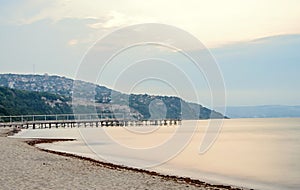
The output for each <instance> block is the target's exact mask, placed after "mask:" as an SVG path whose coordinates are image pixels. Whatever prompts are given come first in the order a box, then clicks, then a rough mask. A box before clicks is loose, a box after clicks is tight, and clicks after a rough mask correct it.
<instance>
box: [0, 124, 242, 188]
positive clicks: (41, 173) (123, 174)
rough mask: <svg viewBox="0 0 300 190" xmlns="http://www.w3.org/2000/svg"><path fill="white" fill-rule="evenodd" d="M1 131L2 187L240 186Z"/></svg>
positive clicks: (0, 178)
mask: <svg viewBox="0 0 300 190" xmlns="http://www.w3.org/2000/svg"><path fill="white" fill-rule="evenodd" d="M0 132H1V137H0V152H1V154H0V162H1V176H0V185H1V188H2V189H203V190H205V189H220V190H223V189H236V188H232V187H228V186H222V185H210V184H207V183H204V182H199V181H198V182H197V181H196V182H195V181H194V182H193V181H189V180H187V179H184V178H182V179H180V178H174V177H172V176H160V175H159V174H155V173H153V174H151V173H147V172H145V171H140V172H139V171H134V170H130V169H126V168H122V167H114V166H113V165H109V164H108V165H103V164H101V163H97V162H93V161H91V160H85V159H80V158H76V157H72V156H70V155H69V156H68V155H58V154H55V153H51V152H46V151H41V150H39V149H38V148H36V147H34V146H31V145H29V144H34V143H36V142H34V141H33V142H34V143H29V144H28V140H26V141H27V143H26V142H25V140H24V139H15V138H7V137H5V136H6V134H7V133H9V132H10V130H8V129H1V130H0ZM31 142H32V141H31ZM201 183H202V184H201Z"/></svg>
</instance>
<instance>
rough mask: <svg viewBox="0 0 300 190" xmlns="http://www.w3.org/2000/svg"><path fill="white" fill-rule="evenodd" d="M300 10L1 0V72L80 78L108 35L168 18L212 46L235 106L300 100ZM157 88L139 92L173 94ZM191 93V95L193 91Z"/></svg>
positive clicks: (293, 1)
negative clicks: (81, 69)
mask: <svg viewBox="0 0 300 190" xmlns="http://www.w3.org/2000/svg"><path fill="white" fill-rule="evenodd" d="M299 7H300V1H298V0H228V1H220V0H219V1H217V0H212V1H201V0H186V1H177V0H172V1H161V0H153V1H140V0H111V1H102V0H90V1H83V0H44V1H39V0H22V1H21V0H10V1H5V0H0V12H1V16H0V41H1V43H0V50H1V56H0V72H1V73H37V74H44V73H49V74H54V75H62V76H66V77H70V78H76V73H77V72H78V68H79V67H80V64H81V62H82V60H83V59H84V56H85V55H86V53H87V52H88V50H90V48H91V47H92V46H93V45H94V44H95V42H97V40H99V39H101V38H102V37H103V36H106V35H109V34H110V33H111V32H113V31H116V30H118V29H121V28H123V27H126V26H131V25H134V24H143V23H162V24H167V25H171V26H175V27H177V28H180V29H181V30H184V31H186V32H187V33H189V34H191V35H193V36H194V37H196V38H197V39H198V40H199V41H201V42H202V44H203V45H204V46H205V47H207V48H208V50H209V51H210V52H211V54H212V56H213V57H214V59H215V62H216V63H217V64H218V66H219V68H220V71H221V73H222V76H223V79H224V83H225V87H226V88H225V89H226V102H227V105H230V106H238V105H268V104H272V105H274V104H276V105H278V104H283V105H300V99H299V98H298V97H300V84H299V81H300V80H299V79H300V78H299V74H298V73H299V71H300V53H299V51H300V24H299V23H300V11H299ZM178 59H179V58H178ZM120 61H122V60H120ZM123 61H124V60H123ZM191 78H192V79H193V76H191ZM200 78H202V77H200ZM199 80H200V79H199ZM201 80H202V79H201ZM98 82H99V83H100V84H101V81H98ZM104 85H107V84H104ZM108 86H109V85H108ZM146 86H147V85H146ZM109 87H110V86H109ZM180 88H181V87H180ZM137 89H138V88H137ZM147 89H148V90H147ZM149 89H152V88H139V91H138V92H139V93H142V92H145V93H147V92H148V93H158V94H159V93H162V94H164V93H166V94H169V92H167V91H166V92H162V91H161V89H159V90H158V91H157V92H155V91H149ZM117 90H118V89H117ZM202 91H203V96H201V98H200V100H201V102H199V103H202V104H204V105H209V104H210V103H211V102H210V101H211V100H210V98H209V97H208V96H209V87H208V86H207V85H206V86H205V87H203V89H202ZM183 96H186V98H187V99H188V100H189V97H188V92H186V95H183ZM190 101H193V99H190Z"/></svg>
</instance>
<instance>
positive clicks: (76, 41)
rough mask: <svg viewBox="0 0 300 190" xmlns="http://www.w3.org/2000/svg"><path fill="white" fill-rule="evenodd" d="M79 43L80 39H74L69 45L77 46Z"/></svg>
mask: <svg viewBox="0 0 300 190" xmlns="http://www.w3.org/2000/svg"><path fill="white" fill-rule="evenodd" d="M77 44H78V40H77V39H72V40H70V41H69V42H68V45H69V46H75V45H77Z"/></svg>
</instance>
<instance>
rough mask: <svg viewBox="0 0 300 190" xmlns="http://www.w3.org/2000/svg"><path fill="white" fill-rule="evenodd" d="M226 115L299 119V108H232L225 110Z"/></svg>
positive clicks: (282, 106)
mask: <svg viewBox="0 0 300 190" xmlns="http://www.w3.org/2000/svg"><path fill="white" fill-rule="evenodd" d="M226 114H227V115H228V116H229V117H230V118H280V117H300V106H284V105H264V106H235V107H233V106H232V107H227V108H226Z"/></svg>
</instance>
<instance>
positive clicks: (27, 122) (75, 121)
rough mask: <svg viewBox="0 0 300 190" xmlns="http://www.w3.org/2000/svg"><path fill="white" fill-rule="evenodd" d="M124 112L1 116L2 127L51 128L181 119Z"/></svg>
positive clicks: (174, 122) (169, 122) (164, 122)
mask: <svg viewBox="0 0 300 190" xmlns="http://www.w3.org/2000/svg"><path fill="white" fill-rule="evenodd" d="M124 116H125V114H124V113H101V114H57V115H19V116H0V127H20V128H33V129H36V128H51V127H56V128H58V127H80V126H84V127H87V126H92V127H93V126H95V127H99V126H100V127H103V126H106V127H108V126H143V125H178V124H181V120H179V119H153V120H147V119H145V120H136V119H128V118H125V117H124Z"/></svg>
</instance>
